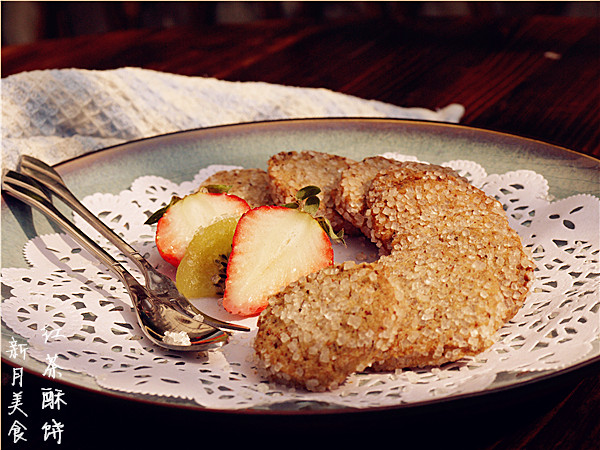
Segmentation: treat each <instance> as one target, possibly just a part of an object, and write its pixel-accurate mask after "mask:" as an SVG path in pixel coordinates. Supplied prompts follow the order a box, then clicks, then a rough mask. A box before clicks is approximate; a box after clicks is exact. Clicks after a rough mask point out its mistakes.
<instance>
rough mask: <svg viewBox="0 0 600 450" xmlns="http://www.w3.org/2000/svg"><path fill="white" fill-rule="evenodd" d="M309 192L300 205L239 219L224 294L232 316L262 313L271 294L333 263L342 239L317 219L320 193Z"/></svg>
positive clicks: (264, 208) (270, 208) (264, 210)
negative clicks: (336, 244) (335, 244)
mask: <svg viewBox="0 0 600 450" xmlns="http://www.w3.org/2000/svg"><path fill="white" fill-rule="evenodd" d="M307 189H308V188H305V189H304V190H301V191H299V193H298V195H297V198H298V200H299V202H297V203H296V204H289V205H286V206H260V207H258V208H254V209H251V210H249V211H247V212H245V213H244V214H243V215H242V217H241V218H240V220H239V221H238V224H237V226H236V229H235V232H234V235H233V242H232V250H231V254H230V256H229V261H228V263H227V278H226V280H225V292H224V295H223V306H224V308H225V309H226V310H227V311H228V312H230V313H233V314H239V315H242V316H251V315H255V314H258V313H260V311H262V310H263V309H264V308H265V307H266V306H267V303H268V297H269V296H270V295H272V294H275V293H277V292H278V291H279V290H280V289H281V288H283V287H284V286H286V285H288V284H289V283H291V282H293V281H295V280H297V279H298V278H300V277H302V276H304V275H307V274H309V273H311V272H316V271H317V270H320V269H322V268H324V267H327V266H329V265H331V264H332V263H333V248H332V246H331V240H330V239H335V240H338V239H341V237H340V236H336V235H333V234H332V232H331V229H330V227H329V228H328V225H329V223H328V222H327V221H326V219H322V218H320V217H319V218H315V217H313V216H312V215H311V213H314V212H316V209H318V198H317V197H316V194H314V193H315V192H316V193H318V192H319V190H318V188H316V187H310V189H312V190H310V189H309V190H307ZM313 194H314V195H313ZM300 202H304V205H301V204H300Z"/></svg>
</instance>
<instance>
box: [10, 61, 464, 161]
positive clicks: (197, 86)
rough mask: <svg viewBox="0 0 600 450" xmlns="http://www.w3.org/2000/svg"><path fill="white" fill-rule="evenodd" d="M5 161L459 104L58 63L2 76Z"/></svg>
mask: <svg viewBox="0 0 600 450" xmlns="http://www.w3.org/2000/svg"><path fill="white" fill-rule="evenodd" d="M0 82H1V85H0V88H1V92H2V164H3V167H4V168H14V167H15V166H16V164H17V162H18V159H19V156H20V155H21V154H29V155H31V156H35V157H37V158H40V159H42V160H43V161H45V162H47V163H48V164H56V163H58V162H61V161H64V160H67V159H70V158H73V157H76V156H80V155H82V154H85V153H87V152H90V151H93V150H98V149H101V148H105V147H109V146H112V145H116V144H120V143H123V142H127V141H130V140H134V139H140V138H145V137H151V136H156V135H160V134H164V133H170V132H175V131H180V130H187V129H195V128H203V127H209V126H215V125H226V124H234V123H240V122H255V121H264V120H277V119H296V118H321V117H383V118H404V119H421V120H431V121H440V122H449V123H457V122H458V121H459V120H460V118H461V117H462V115H463V114H464V108H463V106H462V105H459V104H450V105H447V106H445V107H444V108H441V109H439V110H437V111H432V110H428V109H425V108H404V107H399V106H395V105H391V104H387V103H383V102H380V101H375V100H366V99H361V98H358V97H354V96H350V95H346V94H342V93H339V92H334V91H331V90H328V89H324V88H301V87H294V86H284V85H277V84H269V83H264V82H250V81H247V82H232V81H224V80H218V79H215V78H205V77H189V76H183V75H176V74H171V73H165V72H157V71H153V70H147V69H140V68H132V67H124V68H120V69H114V70H104V71H98V70H82V69H56V70H37V71H30V72H22V73H19V74H15V75H11V76H9V77H6V78H3V79H2V80H1V81H0Z"/></svg>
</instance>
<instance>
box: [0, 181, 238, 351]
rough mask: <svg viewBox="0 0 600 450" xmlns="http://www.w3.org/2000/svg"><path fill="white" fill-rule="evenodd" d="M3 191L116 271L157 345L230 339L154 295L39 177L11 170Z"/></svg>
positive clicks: (197, 347) (182, 347) (184, 346)
mask: <svg viewBox="0 0 600 450" xmlns="http://www.w3.org/2000/svg"><path fill="white" fill-rule="evenodd" d="M2 191H3V192H6V193H7V194H9V195H11V196H13V197H15V198H17V199H18V200H21V201H22V202H24V203H26V204H28V205H29V206H32V207H34V208H36V209H38V210H39V211H41V212H42V213H43V214H44V215H46V216H47V217H48V218H49V219H51V220H53V221H55V222H56V223H57V224H58V225H60V226H61V227H62V228H63V229H64V230H65V231H66V232H67V233H69V234H70V235H71V236H72V237H73V238H74V239H75V240H77V241H78V242H79V243H80V244H81V245H82V246H83V247H84V248H85V249H86V250H88V251H89V252H90V253H91V254H92V255H93V256H95V257H96V258H98V260H100V261H101V262H102V263H103V264H105V265H106V266H107V267H108V268H109V269H110V270H111V271H112V272H113V273H115V274H116V275H117V276H118V277H119V279H120V280H121V281H122V282H123V284H125V286H126V288H127V291H128V293H129V295H130V296H131V300H132V302H133V305H134V307H135V311H136V315H137V319H138V323H139V325H140V327H141V329H142V331H143V332H144V334H145V335H146V336H147V337H148V338H149V339H150V340H151V341H152V342H154V343H155V344H156V345H159V346H161V347H164V348H167V349H169V350H176V351H195V352H197V351H205V350H210V349H213V348H217V347H220V346H222V345H223V344H225V343H226V342H227V340H228V338H229V334H228V333H227V332H224V331H222V330H219V329H218V328H215V327H213V326H211V325H209V324H207V323H204V322H203V321H201V320H196V319H193V318H190V317H189V316H188V315H186V314H183V313H182V312H180V311H178V310H177V309H175V307H174V306H173V304H172V303H171V302H169V301H168V300H166V299H165V298H163V297H161V296H155V295H152V294H151V293H150V292H149V291H148V290H147V289H146V288H145V287H144V286H143V285H141V284H140V283H139V282H138V281H137V280H136V279H135V278H134V277H133V275H131V274H130V273H129V272H128V271H127V270H126V269H125V268H124V267H123V266H122V265H121V264H120V263H119V262H118V261H117V260H115V259H114V258H113V257H112V256H111V255H109V254H108V253H107V252H106V251H105V250H104V249H103V248H102V247H100V246H99V245H98V244H97V243H96V242H94V241H93V240H92V239H90V238H89V237H88V236H87V235H86V234H85V233H83V232H82V231H81V230H80V229H79V228H77V226H75V225H74V224H73V223H72V222H71V221H70V220H69V219H67V218H66V217H65V216H64V215H63V214H62V213H61V212H60V211H59V210H58V209H56V207H55V206H54V205H53V204H52V202H51V201H50V198H49V197H48V196H47V194H46V193H45V192H44V190H43V189H42V188H41V186H40V185H39V184H38V183H37V182H36V181H35V180H33V179H32V178H30V177H28V176H27V175H24V174H22V173H18V172H15V171H12V170H11V171H8V172H6V173H5V174H4V175H3V177H2ZM200 317H201V316H200Z"/></svg>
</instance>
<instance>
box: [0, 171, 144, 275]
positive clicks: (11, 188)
mask: <svg viewBox="0 0 600 450" xmlns="http://www.w3.org/2000/svg"><path fill="white" fill-rule="evenodd" d="M2 190H3V191H4V192H6V193H7V194H10V195H11V196H13V197H15V198H16V199H18V200H20V201H22V202H23V203H26V204H27V205H29V206H31V207H33V208H36V209H38V210H39V211H40V212H42V213H43V214H44V215H46V216H47V217H48V218H49V219H51V220H53V221H54V222H56V223H57V224H58V225H60V227H61V228H63V229H64V230H65V231H66V232H67V233H69V234H70V235H71V236H72V237H73V238H74V239H75V240H76V241H77V242H79V244H81V245H82V246H83V247H84V248H85V249H86V250H88V251H89V252H90V253H91V254H92V255H93V256H95V257H96V258H98V259H99V260H100V261H101V262H102V263H103V264H104V265H105V266H106V267H108V268H109V269H110V270H111V271H112V272H113V273H115V274H116V275H117V276H118V277H119V279H120V280H121V281H123V283H125V285H127V286H129V285H132V286H135V285H139V283H138V282H137V280H136V279H135V278H134V277H133V276H132V275H131V274H130V273H129V272H128V271H127V270H126V269H125V268H124V267H123V266H122V265H121V263H119V262H118V261H117V260H116V259H114V258H113V257H112V256H111V255H110V254H109V253H108V252H106V251H105V250H104V249H103V248H102V247H100V246H99V245H98V244H97V243H96V242H95V241H93V240H92V239H90V238H89V237H88V236H87V235H86V234H85V233H84V232H83V231H81V230H80V229H79V228H78V227H77V226H75V224H73V223H72V222H71V221H70V220H69V219H67V218H66V217H65V216H64V215H63V214H62V213H61V212H60V211H59V210H58V209H57V208H56V207H55V206H54V205H53V204H52V202H50V200H49V199H48V197H47V195H46V193H45V192H44V191H43V190H42V189H41V187H39V186H38V185H37V183H36V182H35V181H34V180H33V179H31V178H30V177H28V176H27V175H24V174H21V173H18V172H15V171H13V170H9V171H7V172H6V173H5V174H4V175H3V177H2Z"/></svg>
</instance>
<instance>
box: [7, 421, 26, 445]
mask: <svg viewBox="0 0 600 450" xmlns="http://www.w3.org/2000/svg"><path fill="white" fill-rule="evenodd" d="M25 431H27V427H26V426H25V425H23V424H22V423H21V422H19V421H18V420H15V421H14V422H13V423H12V425H11V426H10V430H8V435H9V436H10V435H11V434H12V438H13V444H16V443H17V442H19V441H27V439H25Z"/></svg>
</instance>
